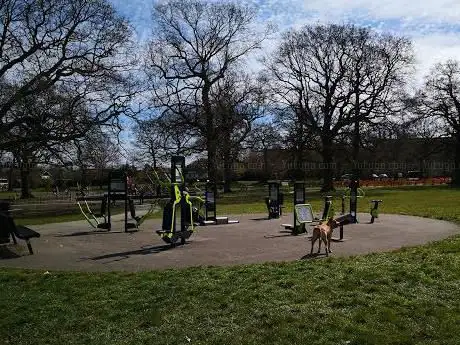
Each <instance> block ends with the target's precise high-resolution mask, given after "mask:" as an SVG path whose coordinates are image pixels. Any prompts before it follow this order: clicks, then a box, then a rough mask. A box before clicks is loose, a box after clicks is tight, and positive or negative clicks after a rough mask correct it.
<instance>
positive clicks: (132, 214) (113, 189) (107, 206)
mask: <svg viewBox="0 0 460 345" xmlns="http://www.w3.org/2000/svg"><path fill="white" fill-rule="evenodd" d="M128 178H129V176H128V174H127V172H126V171H124V170H112V171H111V172H110V173H109V183H108V187H107V193H105V194H104V195H102V196H100V195H99V196H85V195H83V196H79V197H77V204H78V206H79V207H80V211H81V212H82V214H83V215H84V216H85V218H86V220H87V221H88V223H89V224H90V225H91V226H92V227H94V228H96V229H100V230H106V231H111V230H112V208H113V207H114V205H115V203H116V202H117V201H122V202H123V207H124V222H123V228H124V232H133V231H138V230H139V226H140V224H141V223H142V222H143V220H144V219H145V217H146V216H147V215H148V214H149V213H151V211H152V210H153V206H151V207H150V210H148V212H147V213H146V214H145V215H144V216H143V217H139V216H137V215H136V209H135V205H134V199H140V200H142V201H143V200H144V199H158V198H160V197H161V196H158V195H153V196H145V195H129V186H128ZM88 201H100V202H101V207H100V213H93V212H92V211H91V208H90V207H89V205H88ZM81 203H84V206H83V205H82V204H81ZM84 209H86V211H85V210H84ZM88 215H89V216H90V217H91V218H90V217H89V216H88ZM130 219H131V221H130Z"/></svg>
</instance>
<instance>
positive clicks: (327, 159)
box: [321, 137, 335, 192]
mask: <svg viewBox="0 0 460 345" xmlns="http://www.w3.org/2000/svg"><path fill="white" fill-rule="evenodd" d="M322 142H323V149H322V151H321V155H322V156H323V165H324V166H323V174H322V175H323V179H324V181H323V186H322V187H321V192H330V191H334V190H335V188H334V180H333V178H334V166H333V163H334V152H333V147H332V139H331V138H329V137H326V138H323V139H322Z"/></svg>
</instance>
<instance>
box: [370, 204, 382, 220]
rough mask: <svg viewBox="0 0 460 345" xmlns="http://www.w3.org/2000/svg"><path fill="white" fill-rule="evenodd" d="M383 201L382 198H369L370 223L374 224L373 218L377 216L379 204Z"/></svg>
mask: <svg viewBox="0 0 460 345" xmlns="http://www.w3.org/2000/svg"><path fill="white" fill-rule="evenodd" d="M381 202H383V200H371V204H372V206H371V224H374V220H375V218H378V217H379V210H378V208H379V204H380V203H381Z"/></svg>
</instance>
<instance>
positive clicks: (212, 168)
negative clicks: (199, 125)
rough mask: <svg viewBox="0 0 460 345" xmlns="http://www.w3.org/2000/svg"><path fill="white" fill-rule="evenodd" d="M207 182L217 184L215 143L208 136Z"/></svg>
mask: <svg viewBox="0 0 460 345" xmlns="http://www.w3.org/2000/svg"><path fill="white" fill-rule="evenodd" d="M207 147H208V162H207V167H208V180H209V181H211V182H214V183H217V182H218V181H217V143H216V140H215V139H214V138H213V136H212V135H211V136H208V139H207Z"/></svg>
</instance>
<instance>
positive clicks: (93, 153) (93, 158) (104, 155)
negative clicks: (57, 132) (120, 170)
mask: <svg viewBox="0 0 460 345" xmlns="http://www.w3.org/2000/svg"><path fill="white" fill-rule="evenodd" d="M74 145H75V149H76V150H75V152H76V154H75V156H76V157H75V160H76V163H77V165H78V166H79V168H80V171H81V173H82V183H83V185H86V184H87V183H88V181H87V171H88V169H89V168H92V169H95V170H96V173H97V174H96V175H97V176H96V177H97V179H98V181H99V185H100V187H101V189H102V182H103V178H104V171H105V170H106V169H107V168H109V167H110V166H115V165H118V164H119V163H120V160H121V155H120V147H119V146H118V145H117V143H115V142H114V140H113V139H112V138H111V137H110V135H109V134H108V133H104V132H103V131H102V130H101V129H98V128H93V129H92V130H91V131H90V132H88V133H87V134H86V136H85V137H84V138H81V139H79V140H76V141H75V142H74Z"/></svg>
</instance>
